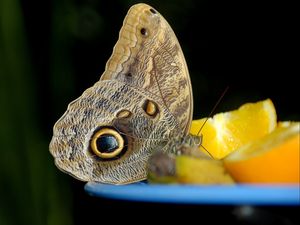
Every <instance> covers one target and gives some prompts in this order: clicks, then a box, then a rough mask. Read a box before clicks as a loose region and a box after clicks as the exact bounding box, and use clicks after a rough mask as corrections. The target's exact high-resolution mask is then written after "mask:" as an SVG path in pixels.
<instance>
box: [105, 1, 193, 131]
mask: <svg viewBox="0 0 300 225" xmlns="http://www.w3.org/2000/svg"><path fill="white" fill-rule="evenodd" d="M107 79H115V80H119V81H122V82H125V83H127V84H128V85H130V86H134V87H136V88H139V89H143V90H146V91H148V92H151V93H152V94H154V95H156V96H157V99H160V100H162V102H163V104H164V105H165V107H166V108H168V109H169V111H170V112H171V113H172V114H173V115H174V117H176V119H177V121H178V123H179V125H180V128H181V130H183V131H184V133H185V134H187V133H188V132H189V129H190V124H191V120H192V115H193V96H192V88H191V81H190V77H189V72H188V68H187V65H186V62H185V58H184V55H183V52H182V50H181V47H180V44H179V42H178V40H177V38H176V36H175V34H174V32H173V30H172V28H171V27H170V25H169V24H168V22H167V21H166V20H165V19H164V18H163V16H162V15H160V14H159V13H158V12H157V11H156V10H155V9H153V8H152V7H151V6H149V5H146V4H143V3H141V4H137V5H134V6H133V7H131V8H130V10H129V11H128V14H127V16H126V18H125V19H124V23H123V26H122V28H121V30H120V34H119V40H118V42H117V43H116V45H115V47H114V50H113V54H112V56H111V58H110V59H109V60H108V62H107V64H106V70H105V72H104V74H103V75H102V76H101V80H107Z"/></svg>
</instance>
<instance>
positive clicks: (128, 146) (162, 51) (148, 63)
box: [49, 3, 201, 184]
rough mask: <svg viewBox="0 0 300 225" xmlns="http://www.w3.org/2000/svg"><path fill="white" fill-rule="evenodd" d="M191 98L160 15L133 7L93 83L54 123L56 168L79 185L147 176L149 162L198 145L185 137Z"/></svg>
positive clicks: (183, 67) (169, 30)
mask: <svg viewBox="0 0 300 225" xmlns="http://www.w3.org/2000/svg"><path fill="white" fill-rule="evenodd" d="M192 116H193V94H192V86H191V81H190V77H189V72H188V68H187V64H186V61H185V58H184V55H183V52H182V50H181V47H180V44H179V42H178V40H177V38H176V36H175V34H174V32H173V30H172V28H171V27H170V25H169V24H168V22H167V21H166V20H165V19H164V18H163V16H162V15H161V14H160V13H158V12H157V10H155V9H154V8H153V7H151V6H149V5H146V4H142V3H140V4H136V5H133V6H132V7H131V8H130V9H129V11H128V13H127V15H126V17H125V19H124V22H123V26H122V28H121V30H120V33H119V39H118V41H117V43H116V44H115V46H114V49H113V53H112V55H111V57H110V58H109V60H108V61H107V64H106V67H105V71H104V73H103V74H102V76H101V78H100V80H99V81H98V82H96V83H95V84H94V85H93V86H92V87H90V88H88V89H87V90H85V91H84V92H83V94H82V95H81V96H80V97H79V98H77V99H76V100H74V101H73V102H71V103H70V104H69V105H68V108H67V111H66V112H65V113H64V114H63V116H62V117H61V118H60V119H59V120H58V121H57V122H56V123H55V125H54V127H53V137H52V140H51V142H50V146H49V148H50V152H51V154H52V155H53V157H54V159H55V164H56V166H57V167H58V168H59V169H61V170H62V171H64V172H66V173H68V174H70V175H72V176H74V177H75V178H77V179H79V180H82V181H94V182H102V183H109V184H128V183H132V182H136V181H140V180H143V179H145V178H146V177H147V162H148V159H149V157H150V156H151V155H152V154H153V153H155V152H157V151H160V152H170V153H176V154H179V153H180V151H181V149H183V147H184V146H196V147H197V146H199V144H200V143H201V137H198V136H192V135H190V134H189V130H190V125H191V121H192Z"/></svg>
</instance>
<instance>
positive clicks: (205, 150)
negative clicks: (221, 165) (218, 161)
mask: <svg viewBox="0 0 300 225" xmlns="http://www.w3.org/2000/svg"><path fill="white" fill-rule="evenodd" d="M200 146H201V147H202V148H203V149H204V150H205V151H206V152H207V153H208V154H209V156H210V157H211V158H212V159H215V158H214V156H213V155H212V154H210V152H209V151H208V150H207V149H206V148H204V146H203V145H202V144H200Z"/></svg>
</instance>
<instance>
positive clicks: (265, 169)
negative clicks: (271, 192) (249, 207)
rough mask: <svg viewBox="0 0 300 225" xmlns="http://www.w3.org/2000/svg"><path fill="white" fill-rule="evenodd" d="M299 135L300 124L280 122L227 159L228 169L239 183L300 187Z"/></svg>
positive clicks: (226, 165) (226, 166) (225, 161)
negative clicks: (285, 184)
mask: <svg viewBox="0 0 300 225" xmlns="http://www.w3.org/2000/svg"><path fill="white" fill-rule="evenodd" d="M299 134H300V123H299V122H298V123H296V122H294V123H281V124H279V126H278V128H276V129H275V131H274V132H272V133H271V134H268V135H266V136H265V137H263V138H261V139H259V140H256V141H254V142H251V143H248V144H246V145H244V146H242V147H241V148H239V149H238V150H237V151H235V152H233V153H232V154H230V155H229V156H227V157H226V158H225V159H224V165H225V168H226V169H227V171H228V172H229V173H230V174H231V175H232V177H233V178H234V179H235V180H236V181H238V182H246V183H298V184H299V179H300V174H299V171H300V168H299V157H300V156H299V148H300V144H299V139H300V136H299Z"/></svg>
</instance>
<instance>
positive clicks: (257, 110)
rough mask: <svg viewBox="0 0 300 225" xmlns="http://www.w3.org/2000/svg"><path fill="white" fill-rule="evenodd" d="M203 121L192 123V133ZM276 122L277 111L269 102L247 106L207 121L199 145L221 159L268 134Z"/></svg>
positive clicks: (197, 129) (195, 132)
mask: <svg viewBox="0 0 300 225" xmlns="http://www.w3.org/2000/svg"><path fill="white" fill-rule="evenodd" d="M206 119H207V118H203V119H199V120H194V121H193V122H192V126H191V130H190V132H191V134H197V133H198V132H199V130H200V128H201V126H202V125H203V123H204V122H205V121H206ZM276 123H277V116H276V111H275V107H274V105H273V103H272V101H271V100H270V99H266V100H264V101H259V102H256V103H247V104H244V105H242V106H241V107H240V108H239V109H237V110H233V111H229V112H225V113H219V114H216V115H215V116H214V117H212V118H209V119H208V120H207V121H206V123H205V125H204V127H203V128H202V130H201V132H200V134H202V135H203V140H202V146H203V147H204V148H205V149H206V150H207V151H208V152H209V153H210V154H211V155H212V156H213V158H215V159H222V158H224V157H225V156H227V155H228V154H229V153H231V152H232V151H234V150H236V149H237V148H239V147H241V146H243V145H244V144H246V143H248V142H250V141H253V140H256V139H259V138H261V137H263V136H264V135H266V134H268V133H270V132H271V131H273V130H274V129H275V127H276ZM200 149H201V150H203V149H202V148H200Z"/></svg>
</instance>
